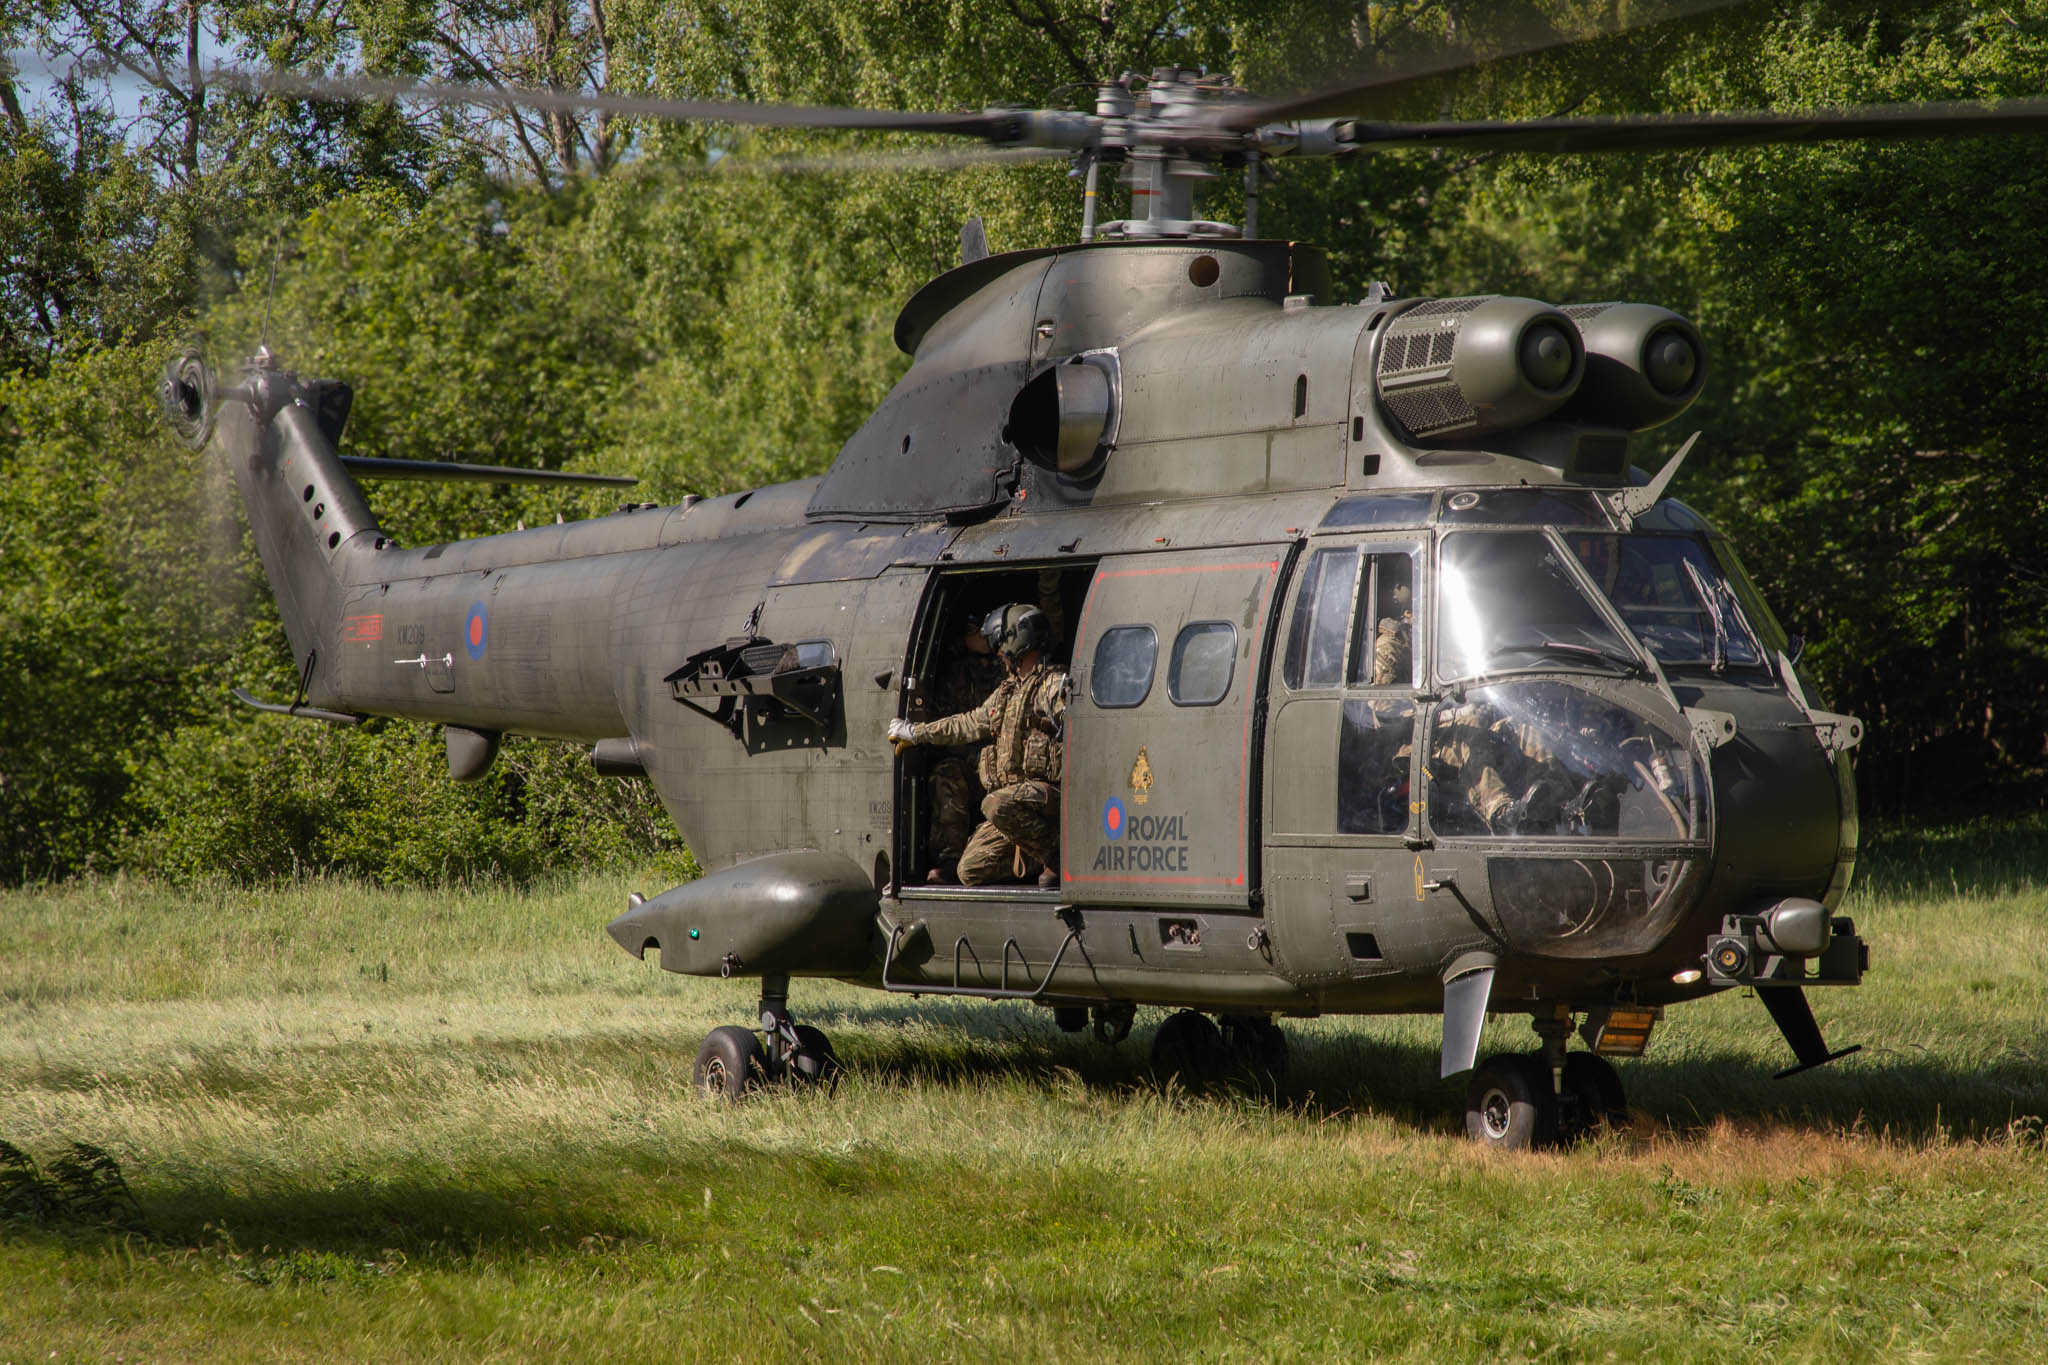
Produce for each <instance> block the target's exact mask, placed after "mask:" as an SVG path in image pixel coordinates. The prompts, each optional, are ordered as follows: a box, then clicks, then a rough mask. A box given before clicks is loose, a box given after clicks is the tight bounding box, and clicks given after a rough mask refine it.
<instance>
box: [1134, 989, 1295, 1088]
mask: <svg viewBox="0 0 2048 1365" xmlns="http://www.w3.org/2000/svg"><path fill="white" fill-rule="evenodd" d="M1152 1071H1153V1074H1154V1075H1156V1076H1157V1077H1158V1078H1159V1079H1160V1080H1161V1081H1173V1082H1175V1083H1177V1084H1178V1085H1180V1086H1181V1088H1182V1089H1184V1090H1187V1091H1189V1092H1191V1093H1194V1094H1200V1093H1202V1092H1203V1091H1205V1090H1209V1089H1211V1088H1213V1087H1215V1086H1219V1085H1226V1084H1231V1083H1237V1084H1248V1085H1249V1086H1250V1087H1251V1088H1252V1089H1254V1090H1259V1091H1263V1092H1265V1093H1267V1094H1271V1093H1273V1092H1276V1091H1278V1090H1279V1089H1280V1087H1281V1086H1282V1085H1283V1084H1284V1083H1285V1082H1286V1080H1287V1035H1286V1034H1285V1033H1282V1032H1281V1031H1280V1026H1279V1025H1278V1024H1276V1023H1274V1022H1273V1021H1272V1019H1271V1018H1269V1017H1268V1016H1266V1015H1263V1014H1226V1015H1223V1016H1221V1017H1220V1018H1218V1019H1217V1020H1216V1022H1215V1023H1211V1022H1210V1021H1209V1016H1208V1015H1206V1014H1201V1013H1199V1012H1197V1011H1195V1010H1182V1011H1180V1012H1179V1013H1178V1014H1175V1015H1172V1016H1170V1017H1169V1018H1168V1019H1167V1021H1166V1022H1165V1023H1163V1024H1161V1025H1160V1026H1159V1032H1157V1033H1155V1034H1153V1035H1152Z"/></svg>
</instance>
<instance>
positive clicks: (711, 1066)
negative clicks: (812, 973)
mask: <svg viewBox="0 0 2048 1365" xmlns="http://www.w3.org/2000/svg"><path fill="white" fill-rule="evenodd" d="M764 1038H765V1039H766V1046H763V1043H762V1040H763V1039H764ZM840 1071H841V1068H840V1065H839V1055H838V1053H836V1052H834V1051H833V1050H832V1040H831V1039H829V1038H827V1037H826V1036H825V1035H824V1034H823V1033H822V1032H820V1031H819V1030H817V1029H815V1028H812V1027H811V1026H810V1025H809V1024H799V1023H797V1022H796V1020H795V1019H794V1018H792V1017H791V1016H790V1013H789V978H788V977H786V976H769V977H763V978H762V979H761V1030H760V1035H759V1036H756V1034H755V1032H754V1031H753V1030H752V1029H744V1028H741V1027H739V1026H738V1025H736V1024H727V1025H725V1026H724V1027H722V1028H715V1029H713V1030H711V1032H710V1034H709V1035H708V1036H707V1037H706V1038H705V1039H704V1043H703V1046H701V1047H699V1048H698V1049H697V1064H696V1066H695V1068H694V1069H693V1071H692V1073H691V1079H692V1081H693V1082H694V1084H695V1085H696V1088H697V1093H698V1094H700V1095H706V1096H711V1097H714V1098H721V1099H728V1100H738V1099H744V1098H745V1097H746V1096H747V1095H748V1094H750V1093H752V1092H753V1091H757V1090H760V1089H762V1088H763V1087H765V1086H769V1085H822V1086H824V1087H825V1089H826V1092H827V1093H828V1094H829V1093H830V1092H832V1091H833V1090H835V1089H837V1088H838V1085H839V1076H840Z"/></svg>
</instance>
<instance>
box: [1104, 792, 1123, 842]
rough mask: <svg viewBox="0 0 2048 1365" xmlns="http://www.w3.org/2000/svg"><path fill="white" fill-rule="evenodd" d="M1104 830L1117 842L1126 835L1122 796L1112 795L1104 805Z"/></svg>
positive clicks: (1112, 840)
mask: <svg viewBox="0 0 2048 1365" xmlns="http://www.w3.org/2000/svg"><path fill="white" fill-rule="evenodd" d="M1102 832H1103V833H1104V834H1106V835H1108V836H1109V839H1110V842H1111V843H1115V842H1116V841H1117V840H1119V839H1121V838H1123V837H1124V802H1123V798H1122V797H1120V796H1112V797H1110V798H1109V800H1108V801H1106V802H1104V803H1103V806H1102Z"/></svg>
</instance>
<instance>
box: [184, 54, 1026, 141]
mask: <svg viewBox="0 0 2048 1365" xmlns="http://www.w3.org/2000/svg"><path fill="white" fill-rule="evenodd" d="M207 79H208V80H209V81H211V82H213V83H214V84H216V85H221V86H226V87H228V88H230V89H237V90H245V91H249V92H251V93H255V94H275V95H290V96H296V97H299V98H303V99H365V98H368V99H425V100H439V101H441V102H443V103H448V104H470V105H483V106H488V107H500V108H511V107H515V106H516V107H519V108H526V109H554V110H560V111H562V112H564V113H598V114H615V115H618V116H620V117H625V118H657V119H667V120H670V121H693V122H702V123H749V124H758V125H763V126H767V127H775V128H851V129H867V130H870V131H875V132H899V133H949V134H955V135H958V136H962V137H986V138H991V139H996V138H1001V137H1002V136H1004V135H1005V134H1006V133H1008V132H1009V131H1011V130H1013V129H1014V128H1015V127H1016V125H1017V120H1016V118H1015V117H1014V116H1012V115H1009V114H1005V113H1001V112H995V113H979V114H939V113H926V112H922V111H917V110H904V109H846V108H838V107H834V106H829V105H804V104H755V103H751V102H748V101H743V100H672V99H661V98H658V97H655V96H649V95H607V94H590V93H585V92H583V91H579V90H549V89H543V88H537V87H534V86H520V85H490V86H482V85H446V84H440V83H437V82H433V81H416V80H412V79H410V78H408V77H403V76H367V75H365V76H325V75H314V74H308V73H304V72H298V71H278V70H271V71H245V70H242V69H240V68H237V67H215V68H213V69H212V70H211V71H209V72H208V73H207Z"/></svg>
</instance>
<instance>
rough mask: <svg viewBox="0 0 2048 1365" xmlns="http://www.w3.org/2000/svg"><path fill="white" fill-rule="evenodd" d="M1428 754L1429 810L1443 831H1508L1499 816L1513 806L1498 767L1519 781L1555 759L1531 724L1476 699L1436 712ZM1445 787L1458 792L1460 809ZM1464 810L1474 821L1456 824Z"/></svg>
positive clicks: (1448, 832) (1475, 832) (1497, 832)
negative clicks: (1468, 824) (1463, 825)
mask: <svg viewBox="0 0 2048 1365" xmlns="http://www.w3.org/2000/svg"><path fill="white" fill-rule="evenodd" d="M1432 759H1433V763H1432V768H1433V771H1432V772H1431V773H1430V782H1431V786H1432V789H1433V790H1434V791H1435V792H1436V793H1437V795H1435V796H1433V797H1432V798H1431V800H1432V815H1433V817H1434V818H1436V819H1437V820H1438V821H1439V822H1440V823H1442V824H1443V825H1444V826H1445V829H1444V831H1443V832H1444V833H1447V834H1480V833H1492V834H1508V833H1513V832H1514V831H1512V830H1510V829H1509V828H1507V825H1506V820H1505V817H1507V816H1508V815H1509V814H1510V813H1511V812H1512V811H1513V810H1514V806H1515V795H1514V792H1513V791H1512V790H1511V788H1510V784H1509V782H1508V781H1507V780H1504V779H1503V777H1502V773H1503V771H1506V772H1508V773H1510V774H1512V775H1513V777H1514V779H1515V782H1516V784H1519V783H1520V782H1521V780H1522V779H1523V778H1526V777H1528V776H1529V775H1530V774H1531V772H1532V770H1540V769H1543V768H1546V767H1548V766H1549V765H1551V764H1552V763H1554V761H1555V760H1554V759H1553V757H1552V755H1551V752H1550V749H1549V747H1548V746H1547V745H1545V744H1544V742H1543V738H1542V736H1541V735H1540V734H1538V732H1537V730H1536V728H1535V727H1534V726H1532V725H1529V724H1526V723H1524V722H1521V721H1516V720H1514V719H1512V718H1510V717H1508V716H1504V715H1500V714H1499V713H1498V712H1496V711H1495V710H1494V709H1493V708H1492V707H1489V706H1482V705H1480V704H1478V703H1476V702H1468V703H1466V704H1465V705H1463V706H1458V707H1455V708H1446V709H1445V710H1441V711H1439V712H1438V713H1437V723H1436V739H1435V742H1434V744H1433V745H1432ZM1454 779H1455V780H1454ZM1447 788H1448V790H1447ZM1451 791H1457V792H1461V793H1462V795H1463V801H1462V805H1463V806H1464V807H1465V810H1463V811H1461V810H1459V809H1458V806H1457V805H1453V804H1451V803H1452V802H1453V801H1454V800H1455V799H1456V798H1454V797H1452V796H1451V795H1450V792H1451ZM1468 812H1469V814H1470V815H1476V816H1477V817H1478V821H1479V824H1478V826H1477V827H1474V828H1460V827H1459V824H1460V823H1461V817H1463V816H1465V815H1466V814H1467V813H1468Z"/></svg>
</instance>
